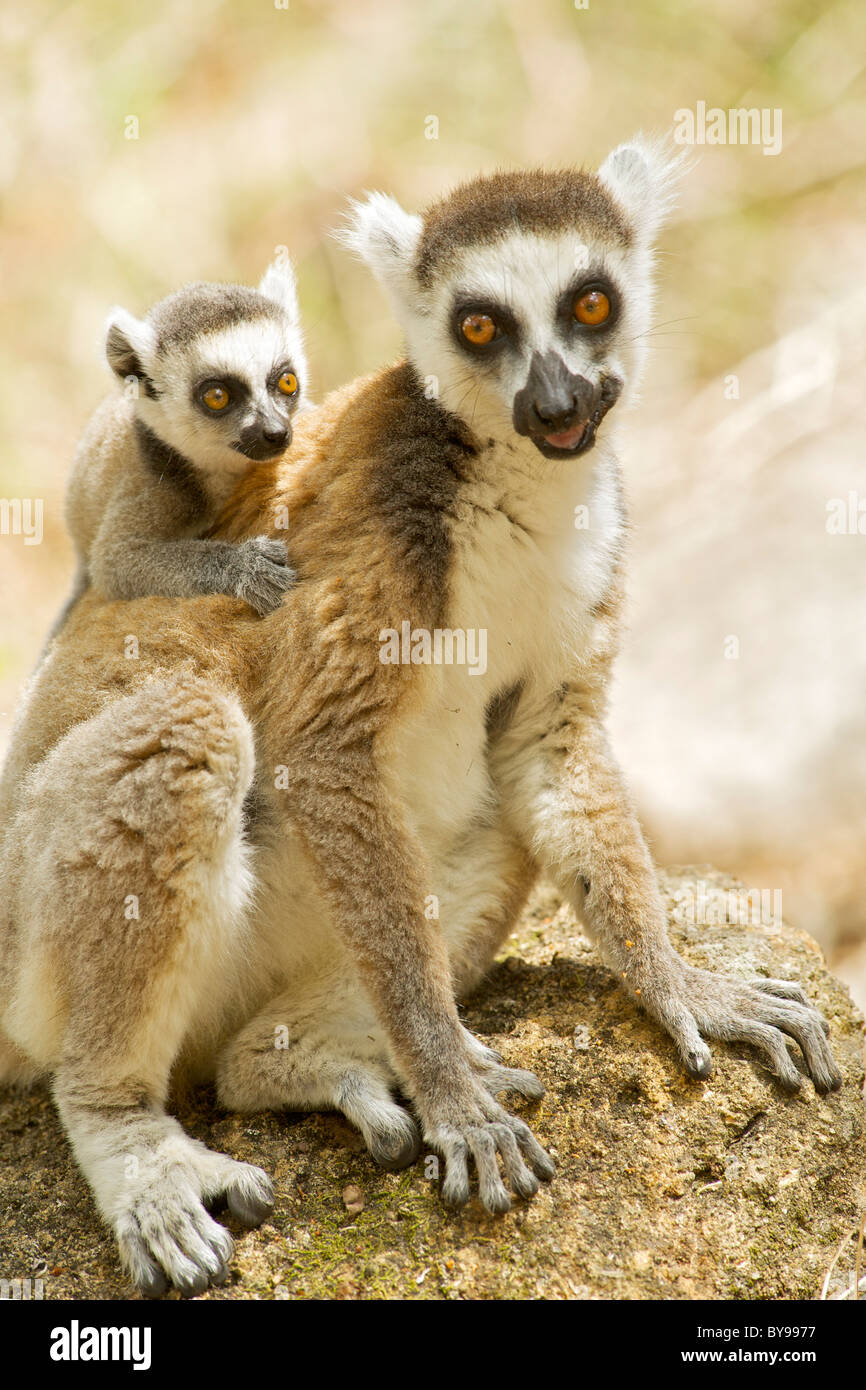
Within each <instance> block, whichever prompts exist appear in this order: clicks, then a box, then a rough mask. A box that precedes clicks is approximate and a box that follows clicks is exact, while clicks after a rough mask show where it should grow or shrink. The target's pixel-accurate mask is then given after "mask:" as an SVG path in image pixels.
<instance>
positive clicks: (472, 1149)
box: [274, 697, 554, 1211]
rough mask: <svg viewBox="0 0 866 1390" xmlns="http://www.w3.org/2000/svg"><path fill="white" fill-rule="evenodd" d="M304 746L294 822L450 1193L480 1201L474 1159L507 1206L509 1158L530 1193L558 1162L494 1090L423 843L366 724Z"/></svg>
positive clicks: (494, 1199) (294, 763)
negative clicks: (428, 904) (476, 1055)
mask: <svg viewBox="0 0 866 1390" xmlns="http://www.w3.org/2000/svg"><path fill="white" fill-rule="evenodd" d="M310 698H312V697H310ZM287 736H288V735H287ZM306 740H309V743H308V744H307V743H306ZM292 748H293V754H294V756H293V757H292V758H287V757H279V758H275V759H274V761H275V762H277V761H278V762H280V763H281V764H285V765H287V767H288V771H289V785H288V788H287V789H288V792H289V799H290V804H291V808H292V810H291V815H292V818H293V823H294V825H295V827H296V828H297V831H298V833H299V835H300V836H301V837H302V839H303V841H304V845H305V848H306V850H307V853H308V854H309V856H310V858H311V860H312V861H313V862H314V863H315V865H316V869H317V873H318V877H319V881H320V883H321V886H322V890H323V893H324V896H325V898H326V900H327V902H328V906H329V908H330V911H331V913H332V919H333V922H334V925H335V927H336V929H337V931H338V932H339V934H340V936H341V937H342V939H343V941H344V943H345V945H346V948H347V949H348V951H349V953H350V955H351V958H352V962H353V965H354V967H355V968H356V969H357V971H358V976H359V979H360V980H361V982H362V984H363V987H364V989H365V990H366V992H367V994H368V996H369V998H370V1000H371V1003H372V1004H373V1007H374V1010H375V1013H376V1017H377V1018H378V1019H379V1022H380V1025H381V1027H382V1029H383V1030H384V1032H385V1033H386V1035H387V1038H388V1043H389V1050H390V1053H391V1055H392V1056H393V1057H394V1063H395V1068H396V1069H397V1070H398V1074H399V1076H400V1080H401V1083H402V1085H403V1087H404V1090H405V1091H406V1093H407V1094H408V1095H409V1097H410V1098H411V1100H412V1101H413V1103H414V1105H415V1107H416V1109H417V1112H418V1115H419V1117H420V1119H421V1122H422V1132H423V1137H424V1140H425V1142H426V1143H428V1144H429V1145H430V1146H431V1148H434V1149H436V1150H437V1151H438V1152H440V1153H441V1154H442V1155H443V1156H444V1158H445V1180H444V1182H443V1189H442V1193H443V1197H444V1199H445V1201H446V1202H448V1203H450V1204H453V1205H462V1204H463V1203H465V1202H466V1201H468V1199H469V1195H470V1184H469V1160H470V1158H471V1159H472V1160H474V1163H475V1167H476V1169H477V1172H478V1179H479V1192H480V1197H481V1201H482V1203H483V1204H484V1205H485V1206H486V1207H487V1208H488V1210H490V1211H506V1210H508V1208H509V1207H510V1200H509V1197H508V1193H507V1191H506V1188H505V1185H504V1183H503V1181H502V1178H501V1176H500V1172H499V1163H498V1158H501V1159H502V1163H503V1167H504V1170H505V1175H506V1177H507V1178H508V1181H509V1182H510V1184H511V1187H512V1188H513V1190H514V1191H515V1192H517V1194H518V1195H520V1196H531V1195H532V1194H533V1193H534V1192H535V1191H536V1189H537V1186H538V1184H537V1178H538V1177H542V1178H549V1177H551V1176H552V1174H553V1171H554V1168H553V1163H552V1161H551V1160H550V1158H549V1157H548V1155H547V1154H546V1153H545V1152H544V1150H543V1149H542V1148H541V1146H540V1144H539V1143H538V1141H537V1140H536V1139H535V1137H534V1135H533V1134H532V1132H531V1130H530V1129H529V1127H528V1126H527V1125H526V1124H525V1123H524V1122H523V1121H522V1120H520V1119H518V1118H517V1117H516V1116H513V1115H510V1114H509V1113H508V1112H507V1111H506V1110H504V1109H503V1107H502V1106H501V1105H499V1103H498V1102H497V1101H496V1100H495V1099H494V1095H493V1093H492V1092H493V1090H495V1089H501V1087H500V1086H493V1087H491V1085H490V1084H489V1082H488V1079H487V1078H486V1077H485V1075H484V1074H483V1073H482V1072H479V1070H478V1069H477V1067H476V1066H475V1064H474V1059H473V1055H472V1051H471V1049H470V1047H469V1046H468V1045H467V1041H466V1035H465V1030H464V1029H463V1028H462V1026H461V1024H460V1020H459V1017H458V1014H457V1006H456V1003H455V1000H454V988H453V981H452V978H451V967H450V962H449V958H448V951H447V946H446V943H445V940H444V937H443V934H442V931H441V930H440V928H439V925H438V923H436V922H435V921H430V920H429V919H428V918H427V917H426V916H425V912H424V904H425V901H427V900H428V899H429V896H430V891H431V888H430V881H429V868H428V865H427V863H426V856H425V855H424V852H423V849H422V846H421V845H420V843H419V842H418V840H417V837H416V836H415V835H414V834H413V833H412V831H411V829H410V827H409V825H408V823H407V821H406V818H405V814H404V810H403V807H402V806H401V805H400V803H399V801H398V799H397V798H395V797H394V796H393V795H391V793H390V792H389V791H388V790H387V789H386V787H385V786H384V785H383V781H382V779H381V777H380V775H379V770H378V767H377V766H376V764H375V762H374V760H373V757H372V756H371V753H372V744H371V741H370V739H369V737H368V736H367V735H366V734H365V733H364V731H363V730H361V731H360V732H359V731H358V730H357V729H355V728H353V727H352V726H351V723H350V724H349V726H348V727H346V728H342V727H341V728H335V727H334V726H333V725H332V726H330V727H328V728H327V729H325V730H324V731H323V728H322V725H321V723H320V724H319V725H317V724H316V723H315V721H314V720H311V721H310V723H309V725H308V729H307V730H305V731H304V732H303V734H301V735H300V736H298V737H296V739H295V740H293V743H292ZM536 1085H537V1083H536Z"/></svg>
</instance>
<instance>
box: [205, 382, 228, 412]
mask: <svg viewBox="0 0 866 1390" xmlns="http://www.w3.org/2000/svg"><path fill="white" fill-rule="evenodd" d="M201 398H202V400H203V401H204V403H205V405H206V406H207V408H208V410H216V411H219V410H225V408H226V406H227V405H228V403H229V400H230V396H229V393H228V391H227V390H226V388H225V387H224V386H220V385H219V384H217V383H214V384H213V385H212V386H208V387H206V388H205V390H204V391H202V393H201Z"/></svg>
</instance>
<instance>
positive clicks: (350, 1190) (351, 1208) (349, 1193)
mask: <svg viewBox="0 0 866 1390" xmlns="http://www.w3.org/2000/svg"><path fill="white" fill-rule="evenodd" d="M365 1205H366V1203H365V1201H364V1194H363V1192H362V1191H361V1189H360V1187H358V1185H357V1183H354V1182H350V1183H349V1184H348V1186H347V1187H344V1188H343V1206H344V1207H345V1208H346V1211H347V1212H348V1213H349V1215H350V1216H357V1215H358V1212H359V1211H363V1210H364V1207H365Z"/></svg>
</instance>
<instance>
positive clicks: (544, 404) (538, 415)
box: [530, 396, 581, 434]
mask: <svg viewBox="0 0 866 1390" xmlns="http://www.w3.org/2000/svg"><path fill="white" fill-rule="evenodd" d="M530 409H531V414H533V415H534V416H535V419H536V420H537V421H538V424H539V426H540V428H541V430H542V432H543V433H544V434H560V433H561V432H562V431H563V430H567V429H570V428H571V426H572V425H574V424H576V423H577V421H578V420H579V419H580V415H581V412H580V408H579V406H578V401H577V398H576V397H575V396H570V397H568V396H560V397H559V398H558V399H556V400H553V399H551V397H550V396H542V397H541V399H540V400H538V399H536V400H534V401H533V402H532V406H531V408H530Z"/></svg>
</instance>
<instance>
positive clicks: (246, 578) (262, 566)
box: [234, 536, 297, 617]
mask: <svg viewBox="0 0 866 1390" xmlns="http://www.w3.org/2000/svg"><path fill="white" fill-rule="evenodd" d="M237 551H238V556H237V562H238V577H237V580H236V583H235V588H234V593H235V596H236V597H237V598H242V599H243V600H244V602H245V603H248V604H249V605H250V607H251V608H254V609H255V610H256V612H257V613H258V614H260V615H261V616H262V617H264V616H265V614H267V613H273V611H274V609H275V608H279V606H280V604H281V603H282V601H283V598H284V597H285V595H286V594H287V593H288V591H289V589H291V587H292V585H293V584H294V583H295V579H296V578H297V576H296V574H295V571H294V570H293V569H292V568H291V566H290V564H289V556H288V551H287V550H286V546H285V542H284V541H275V540H271V539H270V538H269V537H268V536H256V537H255V538H254V539H253V540H248V541H241V543H240V544H239V545H238V546H237Z"/></svg>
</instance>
